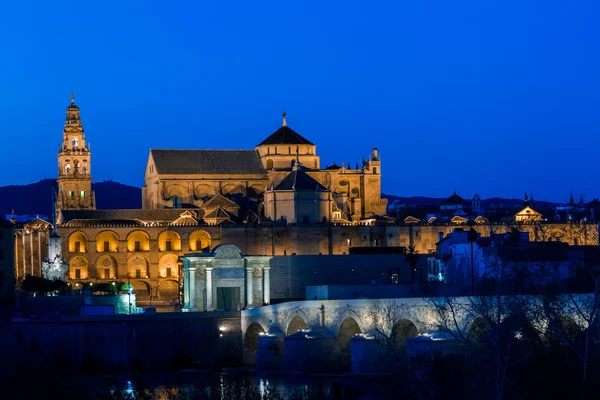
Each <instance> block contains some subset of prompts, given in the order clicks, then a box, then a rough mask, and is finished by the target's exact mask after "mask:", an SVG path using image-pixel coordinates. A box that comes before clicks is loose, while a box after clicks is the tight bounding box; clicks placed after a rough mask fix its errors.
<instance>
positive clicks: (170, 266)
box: [158, 254, 179, 278]
mask: <svg viewBox="0 0 600 400" xmlns="http://www.w3.org/2000/svg"><path fill="white" fill-rule="evenodd" d="M178 260H179V257H178V256H177V255H175V254H164V255H163V256H161V257H160V258H159V259H158V274H159V275H160V276H161V277H167V278H176V277H178V276H179V269H178V267H177V261H178Z"/></svg>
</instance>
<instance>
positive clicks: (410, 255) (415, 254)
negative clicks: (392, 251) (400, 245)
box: [405, 245, 419, 283]
mask: <svg viewBox="0 0 600 400" xmlns="http://www.w3.org/2000/svg"><path fill="white" fill-rule="evenodd" d="M405 258H406V262H407V263H408V265H410V281H411V282H413V283H414V281H415V272H416V269H415V266H416V265H417V263H418V262H419V251H418V250H417V249H416V247H415V246H412V245H411V246H408V249H406V255H405Z"/></svg>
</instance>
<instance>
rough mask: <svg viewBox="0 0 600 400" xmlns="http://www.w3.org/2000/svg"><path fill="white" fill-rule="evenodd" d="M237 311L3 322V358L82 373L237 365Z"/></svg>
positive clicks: (0, 333) (17, 366)
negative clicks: (86, 371) (88, 371)
mask: <svg viewBox="0 0 600 400" xmlns="http://www.w3.org/2000/svg"><path fill="white" fill-rule="evenodd" d="M240 330H241V328H240V316H239V313H189V314H188V313H169V314H155V315H148V316H146V315H131V316H110V317H101V316H96V317H77V318H71V319H63V320H62V321H60V322H23V323H15V322H13V323H2V324H0V359H3V360H12V361H11V367H13V368H12V369H13V370H17V369H20V368H30V367H32V368H35V367H42V366H43V367H45V368H54V367H56V368H66V369H77V370H79V371H80V372H81V371H85V370H90V371H112V372H114V371H118V370H126V369H132V368H137V369H168V368H183V367H187V366H190V365H191V364H192V363H194V364H195V365H197V366H219V365H227V366H235V365H237V364H239V363H240V361H241V343H242V341H241V336H240Z"/></svg>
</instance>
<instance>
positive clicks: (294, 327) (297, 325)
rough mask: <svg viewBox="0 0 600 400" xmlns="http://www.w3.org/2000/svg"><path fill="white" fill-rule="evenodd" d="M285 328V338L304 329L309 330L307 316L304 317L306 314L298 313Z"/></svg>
mask: <svg viewBox="0 0 600 400" xmlns="http://www.w3.org/2000/svg"><path fill="white" fill-rule="evenodd" d="M285 326H286V328H285V336H290V335H293V334H294V333H296V332H298V331H301V330H303V329H308V323H307V322H306V315H304V313H298V314H295V315H293V316H292V317H291V318H290V320H289V321H288V322H287V323H286V324H285Z"/></svg>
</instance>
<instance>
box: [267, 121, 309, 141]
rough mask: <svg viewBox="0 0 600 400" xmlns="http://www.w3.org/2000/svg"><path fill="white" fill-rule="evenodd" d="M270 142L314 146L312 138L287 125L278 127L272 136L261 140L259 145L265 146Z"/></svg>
mask: <svg viewBox="0 0 600 400" xmlns="http://www.w3.org/2000/svg"><path fill="white" fill-rule="evenodd" d="M269 144H308V145H311V146H314V144H313V143H311V141H310V140H308V139H306V138H305V137H304V136H302V135H301V134H299V133H298V132H296V131H294V130H293V129H292V128H290V127H289V126H287V125H284V126H282V127H281V128H279V129H277V130H276V131H275V132H273V133H272V134H271V136H269V137H268V138H266V139H265V140H263V141H262V142H260V143H259V144H258V145H259V146H263V145H269Z"/></svg>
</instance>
